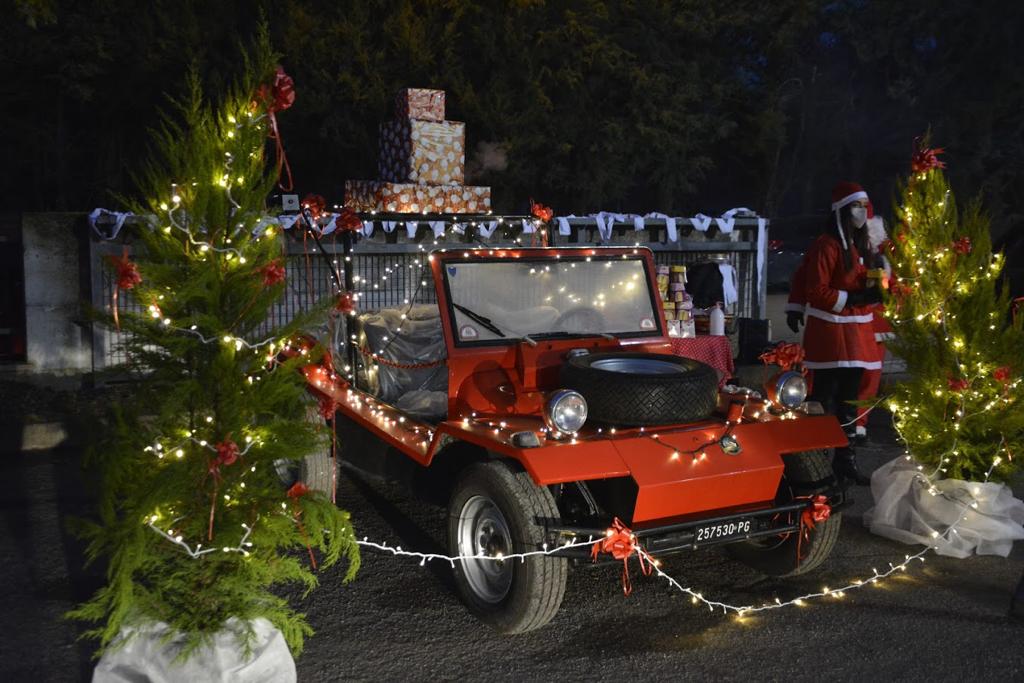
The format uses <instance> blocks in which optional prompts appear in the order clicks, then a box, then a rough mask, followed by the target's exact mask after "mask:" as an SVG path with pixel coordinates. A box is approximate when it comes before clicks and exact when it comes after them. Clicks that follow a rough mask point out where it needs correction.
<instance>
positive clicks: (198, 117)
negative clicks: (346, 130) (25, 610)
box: [71, 33, 359, 657]
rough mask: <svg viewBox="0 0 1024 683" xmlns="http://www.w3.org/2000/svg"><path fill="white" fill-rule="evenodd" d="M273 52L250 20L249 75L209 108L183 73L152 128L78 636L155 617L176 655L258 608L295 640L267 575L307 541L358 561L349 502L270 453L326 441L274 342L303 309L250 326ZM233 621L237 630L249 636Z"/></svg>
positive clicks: (261, 260)
mask: <svg viewBox="0 0 1024 683" xmlns="http://www.w3.org/2000/svg"><path fill="white" fill-rule="evenodd" d="M275 63H276V59H275V55H274V54H273V53H272V51H271V50H270V48H269V43H268V40H267V37H266V34H265V33H263V34H261V36H260V40H259V41H258V43H257V44H256V46H255V47H254V49H253V50H251V51H250V56H249V59H248V61H247V63H246V67H247V68H246V74H245V76H244V77H243V78H242V80H241V82H240V83H239V84H238V85H237V86H235V87H234V88H232V89H230V90H229V91H228V92H227V93H226V94H225V95H224V96H223V97H222V99H221V101H220V102H219V103H218V104H217V105H216V106H211V105H208V104H206V103H204V101H203V98H202V94H201V89H200V83H199V81H198V79H197V78H195V77H193V79H192V80H191V86H190V96H189V97H188V98H187V99H184V100H182V101H180V102H179V103H178V110H179V111H178V112H177V114H176V115H175V116H173V117H169V118H168V119H167V120H166V121H165V122H164V124H163V126H162V127H161V128H160V130H159V131H158V132H157V133H156V134H155V140H156V147H157V149H158V150H159V152H160V157H159V160H158V161H157V162H155V163H154V164H153V165H151V166H150V167H149V168H148V169H147V171H146V173H145V174H144V176H143V178H142V186H143V187H144V189H145V192H146V196H147V198H148V199H147V201H146V202H145V203H141V204H137V205H135V206H133V207H132V208H133V210H134V211H136V212H137V213H139V214H141V215H146V216H149V217H150V221H149V224H148V225H146V226H143V227H141V228H140V229H139V231H138V236H139V238H140V242H138V243H136V249H135V251H136V262H137V265H138V269H139V271H140V273H141V276H142V281H141V282H140V283H139V284H138V285H137V286H135V287H134V289H132V291H131V295H132V296H134V297H135V298H136V300H137V301H139V302H140V303H142V304H143V305H144V306H148V307H149V308H148V310H147V311H146V313H144V314H142V315H137V314H130V313H126V314H123V315H122V316H121V319H120V325H121V328H122V329H123V330H124V331H125V332H128V333H130V334H129V335H127V337H128V341H127V342H126V352H127V355H128V358H129V359H130V361H129V369H130V370H131V371H133V372H134V373H135V374H136V375H137V376H138V377H139V379H140V384H139V389H138V392H137V395H136V396H135V397H134V398H133V399H132V400H131V401H129V402H126V403H125V404H123V405H121V406H115V411H114V417H113V420H112V422H111V425H112V428H111V429H110V430H109V431H108V432H107V433H106V435H105V437H104V438H103V441H102V442H101V443H98V444H96V445H95V446H94V447H93V448H92V452H91V463H92V465H93V466H94V467H96V468H98V469H99V470H100V471H101V472H102V483H103V487H102V492H101V501H100V510H99V520H98V522H93V523H86V524H83V525H82V526H81V529H82V533H83V535H84V536H85V537H86V538H87V539H88V540H89V546H88V556H89V558H90V560H95V559H98V558H106V559H107V560H108V562H109V569H108V574H107V576H108V583H107V585H106V586H105V587H104V588H102V589H101V590H100V591H99V592H98V593H97V594H96V595H95V596H94V597H93V598H92V599H91V600H90V601H89V602H87V603H85V604H84V605H82V606H80V607H79V608H78V609H76V610H74V611H73V612H72V613H71V616H72V617H74V618H78V619H83V620H88V621H92V622H98V624H99V625H98V626H97V627H96V628H95V629H93V630H91V631H89V633H88V635H89V636H92V637H95V638H98V639H99V640H100V643H101V647H102V648H106V647H108V646H110V645H111V644H113V643H115V638H116V637H117V635H118V633H119V632H120V631H121V629H122V627H126V626H132V625H134V624H136V623H139V622H149V621H156V622H164V623H167V624H169V625H170V626H171V627H172V628H173V629H174V631H176V632H179V633H182V634H184V635H185V636H186V643H187V644H186V647H185V650H184V651H183V653H182V656H183V657H187V656H188V654H189V653H190V652H192V650H193V649H194V648H195V647H198V646H200V645H201V644H202V643H204V642H206V641H207V640H208V638H209V637H210V636H211V635H212V634H213V633H215V632H217V631H218V630H220V629H222V628H224V627H225V622H227V620H228V619H229V618H231V617H236V618H238V619H239V620H241V622H242V623H243V624H244V623H245V622H247V621H248V620H251V619H254V618H257V617H264V618H266V619H268V620H270V621H271V622H272V623H274V624H275V625H276V626H278V627H279V628H280V629H281V630H282V631H283V633H284V636H285V638H286V640H287V642H288V644H289V646H290V647H291V648H292V649H293V651H294V652H296V653H298V652H300V651H301V649H302V642H303V638H304V636H306V635H309V634H310V633H311V630H310V628H309V626H308V624H306V622H305V620H304V618H303V616H302V615H301V614H298V613H296V612H295V611H294V609H293V608H292V607H291V606H290V605H289V604H288V602H287V601H286V600H284V599H283V598H281V597H279V596H278V595H276V594H275V593H274V592H272V589H273V588H274V587H275V586H278V585H280V584H284V583H299V584H301V585H303V586H305V588H306V589H307V592H308V590H311V589H313V588H314V587H315V586H316V584H317V579H316V576H315V574H313V573H312V572H311V570H310V566H309V565H310V561H311V560H310V559H309V555H310V554H312V553H314V552H316V553H317V554H318V555H319V562H320V566H321V567H324V566H329V565H332V564H334V563H336V562H338V561H339V560H342V559H344V560H345V561H346V562H347V563H348V572H347V574H346V580H349V579H351V578H352V577H353V576H354V575H355V572H356V570H357V568H358V566H359V555H358V546H357V545H356V543H355V538H354V536H353V530H352V527H351V524H350V522H349V518H348V514H347V513H345V512H343V511H341V510H339V509H338V508H337V507H336V506H335V505H334V504H333V503H332V502H331V500H329V499H328V498H327V497H325V496H323V495H322V494H312V493H306V494H305V495H300V492H298V491H296V490H294V489H293V490H292V491H291V495H289V494H288V493H286V491H285V490H284V487H283V486H282V484H281V482H280V480H279V478H278V476H277V474H276V472H275V467H274V463H275V461H277V460H279V459H287V458H291V459H295V458H301V457H303V456H304V455H305V454H306V453H308V452H310V451H311V450H312V449H314V448H316V447H318V446H321V445H322V444H323V443H324V441H325V439H326V435H325V433H324V432H325V429H324V426H323V423H322V422H320V423H319V424H314V423H312V422H310V421H308V419H307V411H308V406H309V399H308V396H307V394H306V390H305V381H304V379H303V376H302V374H301V373H300V368H301V367H302V366H304V365H306V364H308V363H310V362H313V361H316V360H317V358H316V357H315V353H310V354H309V355H305V352H304V354H303V355H299V354H297V353H296V354H294V355H292V356H291V357H287V355H279V353H280V352H281V351H282V350H283V349H282V347H283V346H284V344H285V340H287V339H289V338H292V335H294V334H295V333H296V332H297V331H298V330H300V329H301V327H302V326H303V325H304V324H305V323H307V322H309V319H310V317H308V316H307V317H305V318H301V319H297V320H293V321H292V322H291V323H289V324H288V325H286V326H284V327H282V328H280V329H277V330H273V331H270V332H267V331H265V330H263V329H262V328H261V325H262V323H263V322H264V318H265V314H266V311H267V309H268V307H269V306H270V305H271V304H272V303H273V302H274V301H276V300H277V299H278V298H279V297H280V296H281V294H282V292H283V289H284V284H281V283H278V284H274V285H273V286H266V285H265V284H264V278H263V270H264V269H265V268H266V267H267V266H268V264H271V263H274V262H277V261H278V260H280V259H281V257H282V255H283V249H284V244H283V237H282V236H281V234H280V233H281V231H280V230H279V229H278V230H276V231H274V230H273V229H272V228H271V229H268V230H267V231H266V232H263V233H262V234H261V235H260V236H258V237H257V236H254V234H253V233H254V228H256V226H257V224H258V223H259V221H260V219H261V218H263V217H264V216H265V215H266V212H265V206H264V202H265V198H266V196H267V194H268V192H269V191H270V189H271V187H272V186H273V184H274V182H275V178H274V177H273V176H272V174H271V173H268V171H267V169H266V164H265V160H264V156H263V149H264V144H265V141H266V136H267V125H268V124H267V119H266V116H265V113H264V112H265V110H264V108H263V107H262V105H259V106H254V104H253V103H254V93H256V91H257V86H258V85H259V83H260V82H263V81H265V80H266V79H267V78H268V77H269V75H270V74H271V72H272V70H273V68H274V66H275ZM317 315H321V316H322V315H326V312H325V310H324V309H323V307H321V308H320V309H317V310H314V311H313V312H311V313H310V316H317ZM108 322H109V321H108ZM201 336H203V337H206V338H207V340H208V341H207V342H204V341H203V339H201V338H200V337H201ZM243 340H247V342H246V341H243ZM264 340H270V341H269V343H267V344H262V345H261V344H260V342H262V341H264ZM248 342H251V343H252V344H254V345H256V346H255V347H254V348H253V347H250V346H248V345H247V343H248ZM229 441H230V442H233V443H234V444H237V447H238V450H239V451H240V454H239V455H238V458H237V460H236V461H233V462H231V461H230V458H227V459H225V458H221V457H220V455H219V453H218V449H217V447H218V445H222V444H226V443H227V442H229ZM156 529H159V530H161V531H163V532H165V533H166V534H167V535H169V536H171V537H172V538H180V539H181V542H182V543H185V544H187V546H188V547H189V549H190V550H191V551H192V552H193V553H195V552H201V551H202V550H203V549H207V548H213V549H216V550H215V552H209V553H204V554H201V555H199V556H198V557H193V556H192V555H191V554H190V553H189V552H188V551H187V550H186V548H184V547H182V546H181V545H179V544H176V543H175V542H173V541H172V540H170V539H168V538H166V537H164V536H163V535H161V534H160V533H158V532H157V531H156ZM248 530H251V531H248ZM307 548H309V550H307ZM239 636H240V638H241V639H242V641H243V644H247V643H248V639H249V637H250V636H251V634H250V633H249V632H248V631H247V630H245V629H244V628H243V629H242V630H241V631H240V632H239ZM246 646H247V645H246Z"/></svg>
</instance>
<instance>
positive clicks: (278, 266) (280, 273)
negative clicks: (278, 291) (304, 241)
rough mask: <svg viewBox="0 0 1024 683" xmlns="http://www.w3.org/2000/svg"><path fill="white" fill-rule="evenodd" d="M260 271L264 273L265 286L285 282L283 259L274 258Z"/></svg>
mask: <svg viewBox="0 0 1024 683" xmlns="http://www.w3.org/2000/svg"><path fill="white" fill-rule="evenodd" d="M259 273H260V274H261V275H263V286H264V287H273V286H274V285H276V284H279V283H281V282H284V279H285V268H284V264H283V263H282V262H281V259H274V260H273V261H271V262H270V263H268V264H267V265H265V266H263V267H262V268H260V269H259Z"/></svg>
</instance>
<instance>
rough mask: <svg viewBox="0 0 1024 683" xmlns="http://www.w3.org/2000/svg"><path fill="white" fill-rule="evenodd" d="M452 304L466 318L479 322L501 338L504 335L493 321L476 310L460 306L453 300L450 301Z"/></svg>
mask: <svg viewBox="0 0 1024 683" xmlns="http://www.w3.org/2000/svg"><path fill="white" fill-rule="evenodd" d="M452 306H454V307H455V308H456V309H457V310H458V311H460V312H461V313H462V314H463V315H465V316H466V317H467V318H470V319H472V320H473V321H475V322H478V323H480V324H481V325H483V326H484V327H485V328H487V329H488V330H490V331H491V332H493V333H494V334H496V335H498V336H499V337H502V338H504V337H505V333H504V332H502V331H501V330H499V329H498V326H497V325H495V324H494V323H493V322H491V319H490V318H485V317H484V316H482V315H480V314H479V313H477V312H476V311H473V310H470V309H468V308H466V307H465V306H460V305H459V304H457V303H455V302H454V301H453V302H452Z"/></svg>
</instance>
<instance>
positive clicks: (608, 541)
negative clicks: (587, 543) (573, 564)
mask: <svg viewBox="0 0 1024 683" xmlns="http://www.w3.org/2000/svg"><path fill="white" fill-rule="evenodd" d="M639 547H640V546H639V544H638V543H637V540H636V536H635V535H634V534H633V532H632V531H630V529H629V527H627V526H626V525H625V524H623V523H622V521H621V520H620V519H619V518H618V517H616V518H615V519H614V521H612V526H611V528H610V529H608V531H607V532H606V533H605V537H604V538H602V539H601V540H600V541H598V542H597V543H595V544H594V546H593V548H592V549H591V551H590V557H591V559H593V560H594V561H595V562H596V561H597V556H598V555H600V554H601V553H606V554H609V555H611V556H612V557H613V558H615V559H616V560H622V592H623V593H624V594H625V595H629V594H630V593H632V592H633V584H632V583H631V582H630V580H629V558H630V557H632V556H633V554H634V553H635V554H636V556H637V561H638V562H639V563H640V572H641V573H642V574H643V575H644V576H650V575H651V572H653V571H654V566H653V565H652V564H651V563H650V562H649V561H647V560H646V559H645V556H644V555H643V554H642V553H640V552H637V550H638V548H639Z"/></svg>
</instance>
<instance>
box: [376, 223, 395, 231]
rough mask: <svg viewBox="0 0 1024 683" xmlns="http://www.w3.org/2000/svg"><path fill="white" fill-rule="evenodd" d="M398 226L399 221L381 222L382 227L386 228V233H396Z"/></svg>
mask: <svg viewBox="0 0 1024 683" xmlns="http://www.w3.org/2000/svg"><path fill="white" fill-rule="evenodd" d="M396 225H398V221H381V222H380V227H382V228H384V232H394V231H395V226H396Z"/></svg>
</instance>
